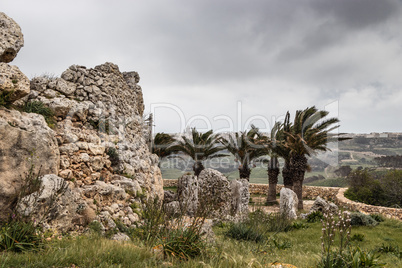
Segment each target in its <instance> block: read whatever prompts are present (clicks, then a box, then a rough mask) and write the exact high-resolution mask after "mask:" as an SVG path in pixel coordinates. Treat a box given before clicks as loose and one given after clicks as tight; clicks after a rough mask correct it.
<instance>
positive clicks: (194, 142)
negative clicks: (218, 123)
mask: <svg viewBox="0 0 402 268" xmlns="http://www.w3.org/2000/svg"><path fill="white" fill-rule="evenodd" d="M218 138H219V136H218V135H216V134H215V135H214V134H213V131H212V130H210V131H207V132H205V133H200V132H198V131H197V130H196V129H195V128H192V129H191V136H190V137H187V136H186V135H182V136H181V140H177V141H176V143H175V144H174V145H173V146H172V147H171V148H170V150H172V151H175V152H182V153H183V154H185V155H188V156H190V157H191V158H192V159H193V160H194V161H195V163H194V165H193V170H194V175H195V176H198V175H199V174H200V173H201V171H202V170H204V165H203V164H202V161H204V160H207V159H212V158H216V157H222V156H226V155H225V154H218V152H220V151H222V150H223V149H224V147H222V146H219V145H218V144H219V142H218Z"/></svg>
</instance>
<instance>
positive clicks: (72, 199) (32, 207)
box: [18, 174, 95, 232]
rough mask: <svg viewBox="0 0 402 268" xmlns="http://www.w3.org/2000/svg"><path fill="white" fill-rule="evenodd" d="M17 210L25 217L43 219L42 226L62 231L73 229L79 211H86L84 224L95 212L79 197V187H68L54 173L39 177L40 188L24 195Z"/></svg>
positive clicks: (92, 217) (78, 216) (79, 216)
mask: <svg viewBox="0 0 402 268" xmlns="http://www.w3.org/2000/svg"><path fill="white" fill-rule="evenodd" d="M18 211H19V213H21V214H23V215H24V216H27V217H33V218H35V219H43V221H44V222H43V224H44V226H52V228H55V229H58V230H60V231H62V232H66V231H70V230H72V229H73V224H72V223H73V221H76V219H77V218H82V217H83V216H81V215H79V213H80V211H86V214H85V215H86V216H85V217H87V218H85V220H86V224H87V223H88V222H89V221H90V220H91V219H92V220H93V219H94V214H95V212H94V211H91V209H90V208H89V207H88V205H87V204H86V203H85V201H83V200H82V199H81V193H80V190H79V189H77V188H70V187H69V184H68V183H67V182H66V181H65V180H64V179H62V178H60V177H58V176H56V175H54V174H48V175H45V176H43V177H42V178H41V186H40V190H39V191H37V192H34V193H32V194H30V195H28V196H26V197H24V198H23V199H22V200H21V202H20V203H19V204H18ZM83 223H84V222H83Z"/></svg>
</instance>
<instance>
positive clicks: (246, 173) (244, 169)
mask: <svg viewBox="0 0 402 268" xmlns="http://www.w3.org/2000/svg"><path fill="white" fill-rule="evenodd" d="M250 173H251V169H250V168H249V167H248V165H247V163H245V164H243V165H241V166H240V167H239V175H240V179H246V180H248V181H250Z"/></svg>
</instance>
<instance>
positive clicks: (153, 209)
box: [129, 197, 208, 260]
mask: <svg viewBox="0 0 402 268" xmlns="http://www.w3.org/2000/svg"><path fill="white" fill-rule="evenodd" d="M142 211H143V212H142V217H143V222H142V223H141V224H140V225H139V226H138V227H137V228H135V229H134V230H129V231H130V235H134V236H137V237H138V238H140V239H142V240H143V241H144V242H145V243H146V244H147V245H148V246H154V245H158V246H157V247H162V249H163V253H164V256H165V257H176V258H179V259H180V260H188V259H190V258H193V257H195V256H198V255H200V254H201V253H202V252H203V251H204V249H205V241H204V239H203V237H202V235H203V231H202V227H203V224H204V222H205V219H206V217H207V215H208V211H207V210H205V209H203V208H201V209H200V210H199V211H197V213H196V214H197V215H200V216H199V217H193V218H191V219H190V218H188V217H185V216H184V215H183V214H180V215H178V216H177V217H176V218H173V217H168V215H167V214H166V213H165V212H164V210H163V206H162V202H161V201H160V200H159V199H158V198H157V197H156V198H155V199H148V200H145V202H144V204H143V210H142Z"/></svg>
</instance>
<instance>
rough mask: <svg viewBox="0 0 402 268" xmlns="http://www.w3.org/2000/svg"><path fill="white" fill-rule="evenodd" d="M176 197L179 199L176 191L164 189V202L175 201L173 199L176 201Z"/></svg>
mask: <svg viewBox="0 0 402 268" xmlns="http://www.w3.org/2000/svg"><path fill="white" fill-rule="evenodd" d="M176 199H177V196H176V193H175V192H173V191H169V190H167V191H164V194H163V202H164V203H165V204H167V203H170V202H173V201H176Z"/></svg>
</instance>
